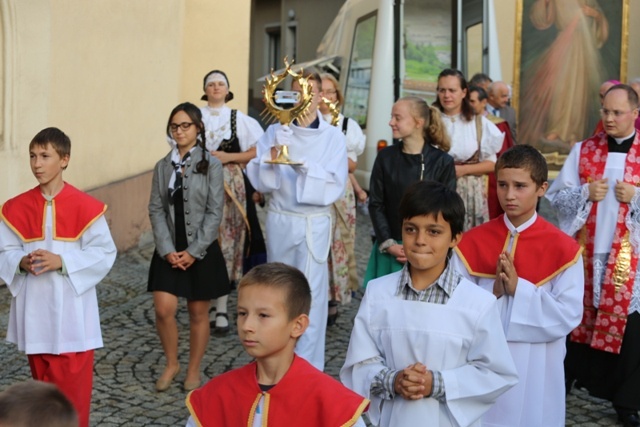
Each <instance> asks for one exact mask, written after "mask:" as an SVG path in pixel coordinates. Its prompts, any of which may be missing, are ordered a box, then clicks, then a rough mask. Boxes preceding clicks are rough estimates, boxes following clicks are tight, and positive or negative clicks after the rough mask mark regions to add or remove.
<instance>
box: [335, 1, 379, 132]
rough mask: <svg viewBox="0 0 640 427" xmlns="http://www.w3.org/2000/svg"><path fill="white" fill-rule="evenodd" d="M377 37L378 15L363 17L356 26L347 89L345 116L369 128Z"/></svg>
mask: <svg viewBox="0 0 640 427" xmlns="http://www.w3.org/2000/svg"><path fill="white" fill-rule="evenodd" d="M375 35H376V15H375V12H374V14H373V15H369V16H366V17H363V18H362V19H360V20H359V22H358V23H357V24H356V29H355V32H354V36H353V45H352V47H351V58H350V61H349V75H348V77H347V83H346V87H345V101H344V107H343V109H342V110H343V114H344V115H345V116H347V117H350V118H352V119H354V120H355V121H357V122H358V124H359V125H360V127H362V128H363V129H365V128H366V127H367V105H368V104H369V91H370V87H371V64H372V62H373V45H374V40H375Z"/></svg>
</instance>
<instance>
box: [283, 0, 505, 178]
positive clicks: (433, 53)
mask: <svg viewBox="0 0 640 427" xmlns="http://www.w3.org/2000/svg"><path fill="white" fill-rule="evenodd" d="M491 16H494V15H493V0H484V1H483V0H395V1H394V0H347V1H346V2H345V4H344V5H343V7H342V8H341V9H340V12H339V13H338V15H337V16H336V18H335V20H334V21H333V23H332V24H331V26H330V27H329V29H328V31H327V32H326V34H325V36H324V38H323V39H322V42H321V43H320V46H319V47H318V49H317V59H316V60H314V61H310V62H307V63H304V64H297V66H296V68H298V67H309V66H312V65H313V66H315V67H317V68H319V69H321V70H324V71H329V72H332V73H334V74H335V75H336V76H337V77H338V79H339V81H340V84H341V85H342V88H343V92H344V95H345V104H344V105H343V106H342V113H343V114H344V115H345V116H347V117H351V118H352V119H354V120H356V121H357V122H358V123H359V124H360V126H361V127H362V128H363V130H364V132H365V133H366V135H367V145H366V148H365V151H364V153H363V154H362V155H361V156H360V157H359V159H358V170H357V171H356V176H357V177H358V181H359V182H360V184H361V185H362V186H363V188H365V189H368V188H369V178H370V175H371V169H372V168H373V162H374V161H375V158H376V154H377V152H378V150H379V149H380V148H382V147H384V146H386V145H388V144H392V143H393V142H392V137H391V130H390V128H389V126H388V122H389V118H390V115H391V107H392V105H393V102H394V101H395V100H396V99H398V98H399V97H401V96H405V95H417V96H420V97H423V98H425V99H426V100H427V101H428V102H431V101H433V100H434V99H435V88H436V83H437V81H436V80H437V76H438V74H439V73H440V71H442V69H444V68H459V69H460V70H462V71H463V72H464V73H465V75H471V74H473V73H475V72H480V71H483V70H484V72H485V73H487V74H490V75H491V76H492V77H493V78H494V79H500V78H501V75H500V74H501V73H500V67H499V64H500V62H499V61H500V58H499V55H498V49H497V40H496V39H497V37H496V35H495V25H493V27H494V28H493V33H492V32H491V31H489V29H490V28H489V27H491V26H490V25H486V26H483V25H482V23H483V22H488V21H489V19H488V17H491ZM485 17H487V19H485ZM492 46H496V48H495V49H494V48H492ZM489 52H494V53H495V54H494V55H491V56H490V55H489ZM398 76H399V77H398Z"/></svg>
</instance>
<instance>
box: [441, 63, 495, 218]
mask: <svg viewBox="0 0 640 427" xmlns="http://www.w3.org/2000/svg"><path fill="white" fill-rule="evenodd" d="M437 91H438V99H437V100H436V101H435V102H434V103H433V105H434V106H436V107H437V108H438V109H439V110H440V112H441V114H442V120H443V122H444V125H445V127H446V129H447V132H448V133H449V137H450V138H451V149H450V150H449V155H451V157H453V160H454V162H455V164H456V178H457V182H456V190H457V191H458V194H460V197H462V200H463V201H464V206H465V209H466V218H465V223H464V229H465V230H468V229H470V228H472V227H475V226H476V225H480V224H482V223H484V222H487V221H488V220H489V208H488V205H487V179H488V176H487V174H488V173H489V172H492V171H493V169H494V166H495V163H496V159H497V153H498V151H500V148H502V141H503V139H504V134H503V133H502V132H500V130H499V129H498V128H497V127H496V125H494V124H493V123H491V122H490V121H489V120H488V119H486V118H485V117H483V116H479V115H478V116H476V115H475V114H474V113H473V108H472V107H471V104H469V93H468V90H467V81H466V80H465V78H464V75H463V74H462V73H461V72H460V71H458V70H453V69H450V68H447V69H445V70H443V71H442V72H441V73H440V75H438V87H437Z"/></svg>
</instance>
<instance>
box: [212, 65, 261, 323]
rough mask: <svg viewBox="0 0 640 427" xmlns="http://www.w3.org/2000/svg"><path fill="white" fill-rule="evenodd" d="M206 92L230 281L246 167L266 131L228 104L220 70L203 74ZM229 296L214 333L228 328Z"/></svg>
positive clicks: (243, 222)
mask: <svg viewBox="0 0 640 427" xmlns="http://www.w3.org/2000/svg"><path fill="white" fill-rule="evenodd" d="M203 90H204V93H205V94H204V95H203V96H202V98H201V99H202V100H204V101H207V105H206V106H204V107H200V111H202V121H203V122H204V126H205V138H206V141H205V144H206V148H207V150H209V152H210V153H211V155H212V156H214V157H216V158H217V159H218V160H220V162H221V163H222V165H223V171H224V190H225V198H224V210H223V214H222V223H221V225H220V246H221V247H222V253H223V255H224V258H225V262H226V265H227V272H228V274H229V280H230V281H232V282H234V281H235V282H237V281H239V280H240V279H241V278H242V270H243V260H244V250H245V239H246V236H247V225H248V219H247V213H246V212H247V203H253V202H252V201H251V200H249V201H247V197H246V188H245V179H244V174H243V168H244V166H245V165H246V164H247V163H248V162H249V160H251V159H252V158H254V157H255V155H256V148H255V144H256V142H257V141H258V139H259V138H260V137H261V136H262V134H263V133H264V131H263V130H262V127H261V126H260V124H259V123H258V122H257V121H256V120H255V119H253V118H251V117H249V116H247V115H245V114H243V113H242V112H240V111H238V110H232V109H230V108H229V107H227V106H226V103H227V102H228V101H231V100H232V99H233V93H232V92H230V91H229V79H228V78H227V75H226V74H225V73H224V72H222V71H220V70H213V71H211V72H209V73H207V75H206V76H204V82H203ZM227 299H228V295H227V296H223V297H220V298H218V299H217V302H216V320H215V329H214V333H215V334H224V333H226V332H228V330H229V319H228V316H227Z"/></svg>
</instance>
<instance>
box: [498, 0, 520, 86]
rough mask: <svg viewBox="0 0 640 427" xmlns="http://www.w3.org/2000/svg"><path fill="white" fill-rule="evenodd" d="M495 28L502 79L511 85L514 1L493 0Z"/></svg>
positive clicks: (514, 16) (513, 48)
mask: <svg viewBox="0 0 640 427" xmlns="http://www.w3.org/2000/svg"><path fill="white" fill-rule="evenodd" d="M493 4H494V7H495V12H496V29H497V32H498V43H499V44H500V65H501V67H500V68H501V69H502V80H503V81H504V82H506V83H507V84H510V85H513V58H514V52H515V25H516V1H515V0H494V1H493Z"/></svg>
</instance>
